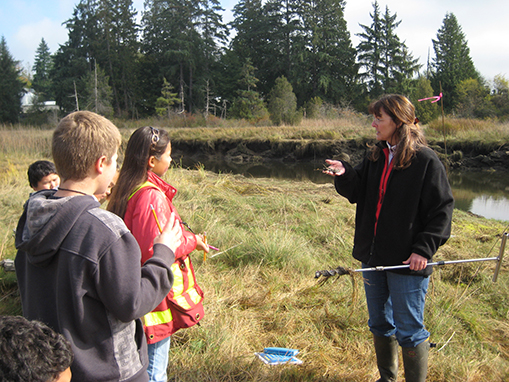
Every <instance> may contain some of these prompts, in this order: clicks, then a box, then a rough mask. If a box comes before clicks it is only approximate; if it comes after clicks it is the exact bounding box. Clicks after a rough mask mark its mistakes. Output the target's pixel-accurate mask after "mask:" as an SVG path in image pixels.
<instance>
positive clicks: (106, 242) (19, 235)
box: [15, 190, 175, 381]
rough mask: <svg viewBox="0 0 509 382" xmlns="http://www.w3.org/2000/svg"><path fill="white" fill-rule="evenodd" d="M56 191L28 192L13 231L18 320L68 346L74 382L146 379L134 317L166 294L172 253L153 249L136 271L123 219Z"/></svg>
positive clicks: (135, 250)
mask: <svg viewBox="0 0 509 382" xmlns="http://www.w3.org/2000/svg"><path fill="white" fill-rule="evenodd" d="M54 193H55V190H44V191H40V192H37V193H35V194H33V195H32V196H31V197H30V199H29V200H28V202H27V203H26V204H25V209H24V212H23V215H22V216H21V218H20V220H19V223H18V227H17V230H16V248H17V249H18V253H17V255H16V260H15V265H16V274H17V278H18V286H19V290H20V293H21V302H22V307H23V315H24V316H25V317H26V318H28V319H32V320H33V319H35V320H39V321H42V322H44V323H46V324H48V325H49V326H50V327H52V328H53V329H54V330H56V331H57V332H59V333H62V334H63V335H64V336H65V337H66V338H67V339H68V340H69V341H70V342H71V346H72V350H73V352H74V357H75V359H74V362H73V364H72V366H71V371H72V374H73V381H148V376H147V372H146V368H147V363H148V356H147V350H146V340H145V336H144V333H143V327H142V323H141V321H140V319H139V317H142V316H143V315H145V314H146V313H148V312H150V311H152V310H153V309H154V308H155V307H156V306H157V305H158V304H159V303H160V302H161V301H162V300H163V298H164V297H165V296H166V295H167V294H168V292H169V291H170V289H171V286H172V284H173V274H172V272H171V270H170V267H171V265H172V264H173V262H174V258H175V256H174V253H173V252H172V251H171V249H170V248H169V247H167V246H165V245H163V244H156V245H155V246H154V256H153V257H152V258H151V259H150V260H148V261H147V262H146V263H145V264H144V265H143V266H141V253H140V249H139V247H138V244H137V242H136V240H135V239H134V237H133V236H132V235H131V233H130V232H129V230H128V229H127V227H126V226H125V224H124V222H123V221H122V219H120V218H119V217H118V216H116V215H114V214H112V213H110V212H108V211H105V210H103V209H101V208H100V207H99V206H100V205H99V203H98V202H97V200H96V199H95V198H94V197H92V196H72V197H65V198H55V197H54V196H53V195H54Z"/></svg>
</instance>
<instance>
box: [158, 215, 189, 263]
mask: <svg viewBox="0 0 509 382" xmlns="http://www.w3.org/2000/svg"><path fill="white" fill-rule="evenodd" d="M154 244H164V245H166V246H167V247H169V248H170V249H171V250H172V251H173V253H175V251H176V249H177V247H178V246H179V245H180V244H182V228H180V222H179V221H178V220H177V219H176V218H175V213H173V212H172V213H171V214H170V219H169V220H168V223H167V224H166V226H165V227H164V229H163V231H162V232H161V233H160V234H159V235H157V236H156V237H155V238H154Z"/></svg>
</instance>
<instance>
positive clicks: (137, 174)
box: [107, 126, 170, 219]
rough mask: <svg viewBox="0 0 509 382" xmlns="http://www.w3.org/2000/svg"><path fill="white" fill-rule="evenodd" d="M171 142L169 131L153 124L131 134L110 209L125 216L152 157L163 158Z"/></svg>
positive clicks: (111, 198) (143, 179)
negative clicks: (131, 197)
mask: <svg viewBox="0 0 509 382" xmlns="http://www.w3.org/2000/svg"><path fill="white" fill-rule="evenodd" d="M169 144H170V137H169V135H168V133H167V132H166V131H165V130H160V129H156V128H154V127H151V126H145V127H140V128H139V129H138V130H136V131H135V132H134V133H133V134H132V135H131V137H130V138H129V142H127V148H126V150H125V155H124V162H123V164H122V168H121V169H120V173H119V175H118V180H117V183H116V184H115V186H114V187H113V189H112V191H111V196H110V200H109V202H108V207H107V210H108V211H111V212H113V213H114V214H116V215H118V216H120V217H121V218H122V219H123V218H124V215H125V212H126V209H127V202H128V201H129V196H131V194H132V192H133V191H134V190H135V189H136V187H138V186H141V185H142V184H143V183H144V182H145V181H146V180H147V171H148V161H149V159H150V157H151V156H154V157H156V158H157V159H159V158H161V155H162V154H164V152H165V151H166V149H167V147H168V145H169Z"/></svg>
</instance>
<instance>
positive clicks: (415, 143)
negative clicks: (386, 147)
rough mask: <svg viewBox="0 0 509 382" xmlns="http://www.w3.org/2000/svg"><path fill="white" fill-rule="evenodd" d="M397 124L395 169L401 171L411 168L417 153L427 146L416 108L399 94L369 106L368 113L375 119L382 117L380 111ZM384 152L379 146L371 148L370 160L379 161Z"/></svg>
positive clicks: (388, 96) (383, 98) (391, 95)
mask: <svg viewBox="0 0 509 382" xmlns="http://www.w3.org/2000/svg"><path fill="white" fill-rule="evenodd" d="M382 109H383V111H385V113H386V114H387V115H389V116H390V117H391V119H392V120H393V121H394V123H395V124H396V131H395V133H394V134H395V135H394V137H395V139H396V142H397V146H396V154H395V156H394V160H395V162H394V168H395V169H398V170H401V169H404V168H407V167H408V166H410V163H411V162H412V159H413V157H414V156H415V153H416V152H417V151H418V150H419V149H420V148H421V147H423V146H426V138H425V137H424V134H423V133H422V130H421V128H420V126H419V124H418V120H417V119H416V118H415V107H414V105H412V103H411V102H410V101H409V100H408V98H406V97H405V96H402V95H399V94H387V95H384V96H382V97H381V98H380V99H379V100H377V101H374V102H373V103H371V105H369V108H368V111H369V113H370V114H373V115H374V116H375V117H379V116H380V114H381V113H380V110H382ZM381 152H382V150H381V149H380V147H379V146H378V145H374V146H372V147H371V155H370V159H371V160H372V161H376V160H378V158H379V157H380V155H381Z"/></svg>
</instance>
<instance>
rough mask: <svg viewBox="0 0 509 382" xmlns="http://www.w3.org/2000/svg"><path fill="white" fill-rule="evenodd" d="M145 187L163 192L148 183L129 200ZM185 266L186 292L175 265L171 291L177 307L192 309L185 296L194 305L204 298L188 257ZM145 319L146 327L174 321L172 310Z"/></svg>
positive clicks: (180, 273) (147, 315) (180, 272)
mask: <svg viewBox="0 0 509 382" xmlns="http://www.w3.org/2000/svg"><path fill="white" fill-rule="evenodd" d="M143 187H154V188H157V189H158V190H159V191H161V192H163V191H162V190H161V189H160V188H159V187H157V186H156V185H155V184H154V183H152V182H149V181H146V182H145V183H143V184H142V185H141V186H139V187H137V188H136V189H135V190H134V191H133V193H132V194H131V195H130V196H129V199H131V198H132V197H133V196H134V194H136V192H138V191H139V190H140V189H142V188H143ZM163 194H164V193H163ZM129 199H128V200H129ZM184 264H185V267H186V268H187V274H188V277H187V278H188V282H189V285H188V286H187V289H186V290H184V275H183V273H182V269H181V268H180V266H179V264H177V263H173V264H172V266H171V271H172V272H173V286H172V288H171V290H172V291H173V300H175V302H176V303H177V305H179V306H181V307H182V308H184V309H190V308H191V305H189V302H188V301H187V299H186V297H185V294H187V295H188V296H189V298H190V299H191V301H192V302H193V303H194V304H197V303H199V302H200V301H201V298H202V297H201V296H200V295H199V294H198V292H197V291H196V288H194V277H193V275H192V272H191V268H190V264H189V257H186V259H185V260H184ZM143 319H144V325H145V326H156V325H161V324H166V323H168V322H171V321H172V320H173V316H172V314H171V311H170V309H167V310H164V311H159V312H158V311H155V312H150V313H147V314H146V315H145V316H143Z"/></svg>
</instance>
